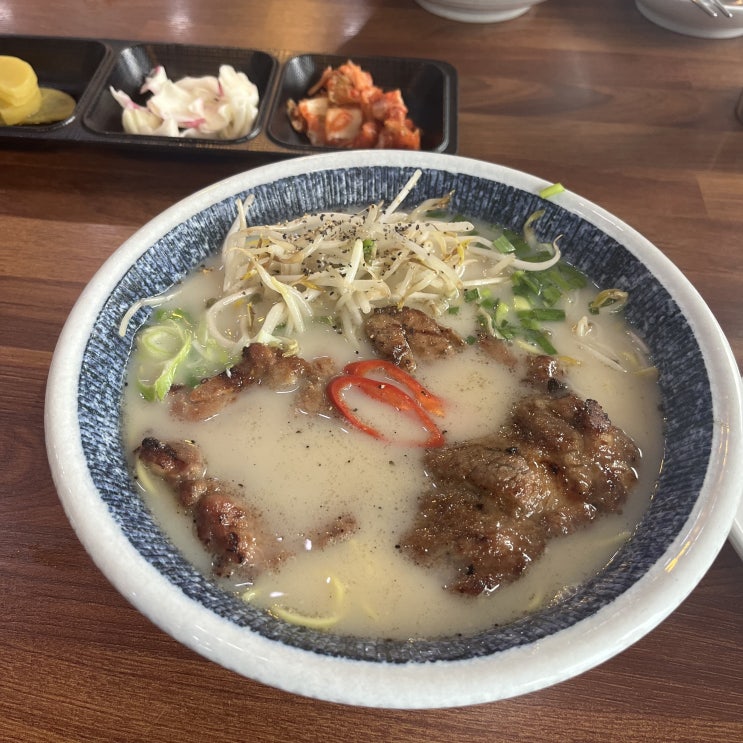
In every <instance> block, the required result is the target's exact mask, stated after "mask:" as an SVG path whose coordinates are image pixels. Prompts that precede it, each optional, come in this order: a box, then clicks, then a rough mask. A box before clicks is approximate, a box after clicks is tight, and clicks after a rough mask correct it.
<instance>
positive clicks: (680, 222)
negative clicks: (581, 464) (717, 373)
mask: <svg viewBox="0 0 743 743" xmlns="http://www.w3.org/2000/svg"><path fill="white" fill-rule="evenodd" d="M410 29H415V33H413V34H410V33H409V31H410ZM0 33H9V34H19V35H27V34H42V35H54V36H74V37H85V38H119V39H131V40H150V41H174V42H182V43H195V44H218V45H225V46H242V47H253V48H259V49H289V50H294V51H300V52H332V53H337V54H346V55H348V56H353V55H354V54H356V55H362V54H387V55H406V56H413V57H430V58H437V59H443V60H446V61H448V62H450V63H451V64H453V65H454V66H455V67H456V68H457V71H458V73H459V83H460V86H459V92H460V101H459V104H460V105H459V131H460V145H459V153H460V154H462V155H465V156H470V157H477V158H481V159H485V160H489V161H493V162H497V163H500V164H503V165H507V166H510V167H514V168H518V169H521V170H525V171H528V172H530V173H533V174H535V175H538V176H540V177H543V178H545V179H548V180H552V181H560V182H562V183H564V184H565V185H566V186H567V187H569V188H570V189H571V190H573V191H575V192H577V193H580V194H581V195H583V196H584V197H585V198H587V199H590V200H591V201H594V202H596V203H598V204H600V205H601V206H603V207H604V208H606V209H607V210H609V211H610V212H613V213H615V214H616V215H618V216H619V217H620V218H622V219H624V220H625V221H627V222H628V223H629V224H631V225H632V226H633V227H635V228H636V229H637V230H638V231H640V232H641V233H643V234H644V235H645V236H646V237H648V238H649V239H650V240H651V241H653V242H654V243H655V244H656V245H658V247H659V248H660V249H661V250H662V251H663V252H664V253H665V254H666V255H667V256H668V257H669V258H670V259H671V260H672V261H674V262H675V263H676V264H677V265H678V266H679V268H680V269H681V270H682V271H683V272H684V274H685V275H686V276H687V277H688V278H689V279H690V281H691V282H692V283H693V284H694V286H695V287H696V288H697V290H698V291H699V292H700V293H701V295H702V296H703V297H704V299H705V300H706V301H707V303H708V304H709V306H710V308H711V309H712V311H713V312H714V314H715V316H716V317H717V319H718V321H719V323H720V325H721V327H722V328H723V330H724V332H725V333H726V335H727V337H728V338H729V340H730V343H731V345H732V348H733V350H734V353H735V356H736V359H737V361H738V363H739V365H740V364H741V362H743V313H741V311H740V297H741V293H743V259H742V258H741V255H742V254H741V241H742V238H741V235H742V234H743V125H741V123H740V122H739V121H738V120H737V119H736V117H735V114H734V109H735V105H736V103H737V101H738V99H739V97H740V94H741V90H743V64H741V60H743V39H733V40H726V41H707V40H701V39H694V38H690V37H684V36H680V35H677V34H673V33H670V32H667V31H664V30H663V29H660V28H658V27H656V26H654V25H652V24H650V23H648V22H647V21H646V20H645V19H644V18H643V17H642V16H641V15H640V14H639V13H638V12H637V10H636V9H635V7H634V4H633V3H631V2H629V0H600V2H597V1H596V0H549V1H548V2H545V3H543V4H541V5H539V6H538V7H537V8H535V9H533V10H532V11H530V12H529V13H528V14H527V15H525V16H523V17H521V18H519V19H517V20H514V21H510V22H508V23H503V24H495V25H475V26H471V25H468V24H458V23H453V22H450V21H446V20H444V19H441V18H437V17H435V16H433V15H430V14H428V13H426V12H425V11H423V10H422V9H421V8H420V7H419V6H418V5H417V4H415V3H414V2H413V0H405V1H403V0H400V1H398V0H365V1H362V0H293V2H291V3H289V2H284V3H282V2H263V3H258V2H252V0H243V1H242V2H239V3H235V2H228V1H227V0H210V2H208V3H206V2H202V1H200V0H129V2H126V3H120V2H116V1H115V0H65V2H64V3H63V4H62V3H55V2H52V0H4V1H3V2H2V3H0ZM258 164H261V161H259V160H258V159H250V158H249V157H246V156H244V155H242V156H238V157H221V156H199V157H181V156H175V155H159V154H152V153H145V152H124V151H117V150H113V149H111V150H109V149H106V148H99V147H89V146H75V145H72V144H68V145H62V144H42V145H33V144H24V143H20V142H15V141H2V142H0V467H1V470H0V471H1V476H0V524H1V525H2V528H0V587H1V590H0V628H1V630H2V643H1V644H0V669H1V672H0V740H3V741H6V740H7V741H23V742H28V743H37V742H39V743H41V742H42V741H43V742H45V743H46V742H49V741H55V742H56V741H60V742H62V741H64V742H67V741H75V742H84V741H111V742H119V741H121V742H122V743H123V742H129V741H179V742H182V743H190V742H191V741H194V742H195V741H204V740H209V741H217V742H219V741H235V740H250V741H281V742H282V743H285V742H286V741H369V742H374V743H376V742H377V741H379V742H382V741H420V742H423V741H428V742H430V743H437V742H439V741H441V742H442V743H443V742H444V741H446V742H447V743H458V742H460V741H462V742H464V741H470V740H487V741H501V740H503V741H505V740H508V741H522V742H524V743H532V742H534V743H542V742H543V741H550V740H561V741H576V742H579V741H580V742H582V741H585V742H586V743H589V742H591V743H592V742H593V741H623V742H632V741H638V742H643V743H644V742H646V741H647V742H650V741H658V742H661V741H662V742H663V743H666V742H667V741H683V742H686V741H688V743H705V742H707V741H709V742H710V743H711V742H712V741H714V742H715V743H733V742H734V741H741V740H743V722H742V720H743V715H742V714H741V710H743V621H742V620H741V617H743V591H742V590H741V586H742V585H743V564H742V563H741V561H740V559H739V558H738V556H737V555H736V554H735V552H734V551H733V550H732V548H731V547H730V546H729V545H726V546H725V547H724V548H723V550H722V552H721V553H720V555H719V556H718V558H717V560H716V561H715V563H714V565H713V566H712V568H711V569H710V571H709V572H708V574H707V575H706V576H705V577H704V579H703V580H702V581H701V583H700V584H699V585H698V586H697V588H696V589H695V590H694V591H693V592H692V593H691V595H690V596H689V597H688V598H687V599H686V600H685V601H684V602H683V604H682V605H681V606H680V607H679V609H678V610H676V611H675V612H674V613H673V614H672V615H671V616H670V617H669V618H668V619H666V620H665V621H664V622H663V623H662V624H661V625H660V626H659V627H658V628H657V629H655V630H654V631H652V632H651V633H650V634H648V635H647V636H646V637H645V638H643V639H642V640H640V641H639V642H638V643H636V644H635V645H633V646H632V647H630V648H629V649H628V650H626V651H625V652H623V653H621V654H620V655H619V656H617V657H615V658H613V659H612V660H610V661H608V662H606V663H604V664H603V665H601V666H599V667H598V668H595V669H593V670H591V671H589V672H587V673H585V674H583V675H582V676H580V677H578V678H576V679H573V680H570V681H567V682H564V683H562V684H560V685H558V686H555V687H552V688H550V689H546V690H544V691H540V692H537V693H534V694H530V695H527V696H524V697H520V698H517V699H512V700H506V701H503V702H499V703H494V704H487V705H480V706H473V707H467V708H462V709H448V710H433V711H416V712H407V711H391V710H367V709H356V708H346V707H342V706H338V705H333V704H327V703H324V702H318V701H315V700H310V699H303V698H300V697H296V696H292V695H289V694H285V693H283V692H279V691H276V690H274V689H271V688H268V687H266V686H263V685H261V684H258V683H255V682H252V681H249V680H247V679H243V678H241V677H238V676H236V675H235V674H233V673H231V672H229V671H226V670H224V669H222V668H220V667H218V666H216V665H214V664H212V663H209V662H208V661H205V660H203V659H202V658H200V657H199V656H197V655H196V654H194V653H193V652H191V651H190V650H188V649H186V648H184V647H183V646H181V645H179V644H178V643H176V642H175V641H174V640H172V639H171V638H170V637H168V636H167V635H165V634H163V633H162V632H161V631H160V630H158V629H157V628H155V627H154V626H153V625H152V624H150V622H149V621H148V620H147V619H145V618H144V617H143V616H142V615H140V614H139V613H138V612H137V611H135V610H134V609H133V608H132V607H131V606H130V605H129V604H128V603H127V602H126V600H125V599H124V598H122V597H121V596H120V595H119V594H118V593H117V592H116V591H115V590H114V589H113V588H112V587H111V586H110V585H109V584H108V582H107V581H106V579H105V578H104V577H103V576H102V574H101V573H100V572H99V571H98V570H97V569H96V567H95V566H94V564H93V563H92V561H91V560H90V558H89V557H88V556H87V555H86V553H85V551H84V550H83V548H82V547H81V545H80V543H79V542H78V541H77V538H76V537H75V534H74V532H73V530H72V528H71V527H70V525H69V523H68V521H67V520H66V518H65V515H64V512H63V509H62V507H61V505H60V503H59V500H58V499H57V496H56V493H55V489H54V486H53V483H52V480H51V476H50V473H49V469H48V466H47V464H46V453H45V448H44V433H43V413H44V394H45V385H46V376H47V372H48V368H49V363H50V360H51V355H52V352H53V350H54V346H55V343H56V340H57V337H58V335H59V332H60V330H61V328H62V325H63V323H64V320H65V318H66V316H67V313H68V312H69V310H70V309H71V307H72V305H73V304H74V302H75V300H76V299H77V297H78V296H79V294H80V292H81V291H82V289H83V287H84V286H85V284H86V282H87V281H88V280H89V279H90V277H91V276H92V275H93V274H94V273H95V271H96V270H97V269H98V268H99V266H100V265H101V264H102V263H103V262H104V261H105V260H106V258H107V257H108V256H109V255H110V254H111V253H112V252H113V251H114V250H115V249H116V248H117V247H118V246H119V245H120V244H121V243H122V242H123V241H124V240H125V239H126V238H127V237H129V236H130V235H131V234H133V233H134V232H135V230H136V229H138V228H139V227H140V226H141V225H142V224H144V223H145V222H146V221H147V220H148V219H150V218H151V217H154V216H155V215H156V214H158V213H159V212H160V211H162V210H163V209H165V208H166V207H168V206H170V205H171V204H172V203H174V202H175V201H177V200H178V199H181V198H183V197H185V196H187V195H189V194H190V193H192V192H194V191H195V190H197V189H199V188H202V187H204V186H206V185H208V184H210V183H213V182H214V181H216V180H219V179H221V178H224V177H227V176H229V175H232V174H234V173H237V172H240V171H242V170H245V169H247V168H250V167H253V166H255V165H258Z"/></svg>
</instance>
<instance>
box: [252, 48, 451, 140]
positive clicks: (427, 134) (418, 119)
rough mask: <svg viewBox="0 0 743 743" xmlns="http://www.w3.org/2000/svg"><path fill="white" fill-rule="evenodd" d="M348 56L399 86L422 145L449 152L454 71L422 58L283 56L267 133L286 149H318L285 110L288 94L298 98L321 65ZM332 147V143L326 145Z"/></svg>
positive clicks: (385, 83)
mask: <svg viewBox="0 0 743 743" xmlns="http://www.w3.org/2000/svg"><path fill="white" fill-rule="evenodd" d="M349 58H350V59H351V60H352V61H353V62H354V63H355V64H357V65H360V66H361V67H362V68H363V69H364V70H366V71H367V72H369V73H371V76H372V78H373V80H374V84H375V85H378V86H379V87H380V88H382V89H383V90H385V91H386V90H392V89H395V88H400V91H401V92H402V96H403V99H404V100H405V103H406V104H407V106H408V109H409V112H410V113H409V115H410V118H411V119H412V120H413V121H414V122H415V124H416V125H417V126H418V127H420V129H421V149H422V150H429V151H433V152H451V151H453V149H454V148H455V147H456V131H455V127H456V108H457V102H456V72H455V70H454V68H453V67H451V65H449V64H447V63H445V62H439V61H434V60H426V59H414V58H404V57H364V56H357V55H350V57H349V56H340V55H330V54H301V55H296V56H293V57H290V58H289V59H287V61H286V63H285V65H284V69H283V72H282V75H281V78H280V81H279V87H278V92H277V95H276V100H275V104H274V107H273V111H272V113H271V117H270V119H269V121H268V128H267V134H268V136H269V137H270V138H271V139H272V140H273V141H274V142H276V143H277V144H278V145H280V146H281V147H285V148H287V149H289V150H297V151H300V152H301V151H307V152H317V151H318V149H324V148H318V147H314V146H313V145H311V144H310V142H309V141H308V140H307V138H306V137H305V136H304V135H303V134H300V133H299V132H296V131H295V130H294V129H293V128H292V126H291V124H290V122H289V118H288V116H287V113H286V104H287V101H288V100H289V99H293V100H295V101H299V100H300V99H301V98H305V97H306V96H307V91H308V90H309V89H310V88H311V87H312V85H314V84H315V83H316V82H317V81H318V80H319V78H320V76H321V74H322V72H323V70H324V69H325V68H326V67H328V66H331V67H338V65H340V64H343V63H344V62H346V61H348V59H349ZM327 149H334V148H327Z"/></svg>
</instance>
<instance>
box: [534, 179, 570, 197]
mask: <svg viewBox="0 0 743 743" xmlns="http://www.w3.org/2000/svg"><path fill="white" fill-rule="evenodd" d="M563 191H565V186H563V185H562V183H553V184H552V185H551V186H547V187H546V188H543V189H542V190H541V191H540V192H539V195H540V197H541V198H543V199H549V198H551V197H552V196H556V195H557V194H559V193H563Z"/></svg>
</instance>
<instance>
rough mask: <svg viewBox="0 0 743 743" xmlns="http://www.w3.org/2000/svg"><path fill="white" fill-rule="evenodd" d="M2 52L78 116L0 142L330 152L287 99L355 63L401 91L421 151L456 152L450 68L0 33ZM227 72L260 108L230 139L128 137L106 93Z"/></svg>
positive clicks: (2, 136) (16, 129)
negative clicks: (302, 127) (295, 116)
mask: <svg viewBox="0 0 743 743" xmlns="http://www.w3.org/2000/svg"><path fill="white" fill-rule="evenodd" d="M0 55H10V56H15V57H20V58H21V59H24V60H26V61H27V62H28V63H29V64H30V65H31V66H32V67H33V68H34V71H35V72H36V75H37V77H38V78H39V85H40V86H42V87H50V88H57V89H59V90H63V91H64V92H66V93H69V94H70V95H71V96H72V97H73V98H74V99H75V101H76V106H75V110H74V111H73V113H72V115H71V116H70V117H69V118H68V119H66V120H65V121H60V122H57V123H55V124H50V125H16V126H0V142H2V141H3V140H8V141H13V140H28V141H30V140H39V141H56V142H60V143H62V142H65V141H66V142H69V143H79V144H97V145H104V146H105V145H110V146H115V147H129V148H134V149H140V150H148V149H149V150H159V151H163V152H167V151H178V150H180V151H182V152H214V153H228V154H229V153H231V154H251V153H255V154H262V155H270V154H275V155H276V156H279V157H282V156H283V157H290V156H293V155H306V154H310V153H315V152H322V151H328V150H331V149H333V148H331V147H316V146H313V145H312V144H311V143H310V142H309V140H308V139H307V138H306V137H305V136H304V135H303V134H300V133H299V132H296V131H295V130H294V129H293V128H292V126H291V124H290V121H289V117H288V114H287V103H288V101H289V100H290V99H291V100H295V101H299V100H300V99H301V98H304V97H306V96H307V91H308V90H309V89H310V88H311V87H312V85H314V84H315V82H317V80H319V78H320V76H321V75H322V73H323V71H324V70H325V68H326V67H328V66H331V67H337V66H338V65H340V64H343V63H344V62H346V61H348V60H349V59H351V60H352V61H353V62H354V63H356V64H357V65H360V66H361V67H362V68H363V69H364V70H366V71H367V72H369V73H370V74H371V75H372V78H373V80H374V84H375V85H378V86H379V87H380V88H382V89H383V90H385V91H387V90H393V89H395V88H399V89H400V91H401V93H402V96H403V99H404V101H405V103H406V104H407V106H408V109H409V116H410V118H411V119H412V120H413V122H414V123H415V124H416V125H417V126H418V127H419V128H420V130H421V149H422V150H427V151H430V152H447V153H455V152H456V150H457V73H456V70H455V69H454V67H452V65H450V64H448V63H447V62H442V61H437V60H430V59H415V58H406V57H372V56H354V55H346V56H340V55H330V54H302V53H298V52H291V51H286V50H284V51H274V50H259V49H241V48H236V47H214V46H193V45H185V44H161V43H147V42H138V41H132V42H128V41H121V40H112V39H104V40H95V39H68V38H55V37H48V36H3V35H0ZM223 64H228V65H232V67H234V68H235V70H237V71H238V72H244V73H245V74H246V75H247V77H248V78H249V79H250V80H251V82H253V83H254V84H255V86H256V87H257V88H258V94H259V96H260V103H259V105H258V116H257V117H256V121H255V123H254V125H253V128H252V130H251V131H250V132H248V134H247V135H246V136H245V137H241V138H240V139H233V140H222V139H191V138H183V137H164V136H163V137H159V136H150V135H139V134H127V133H126V132H125V131H124V129H123V127H122V124H121V107H120V106H119V104H118V103H117V102H116V100H114V98H113V96H112V95H111V92H110V88H115V89H116V90H121V91H123V92H124V93H126V94H127V95H129V96H130V97H131V98H132V100H133V101H135V102H136V103H140V104H144V103H145V101H146V95H142V94H141V92H140V88H141V86H142V84H143V83H144V80H145V78H146V77H147V76H148V75H149V74H150V73H151V72H152V70H154V69H155V68H156V67H158V66H160V65H161V66H163V67H164V68H165V71H166V74H167V75H168V77H169V78H170V79H171V80H174V81H175V80H179V79H180V78H183V77H186V76H192V77H200V76H204V75H214V76H216V75H217V74H218V72H219V66H220V65H223Z"/></svg>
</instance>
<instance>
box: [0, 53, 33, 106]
mask: <svg viewBox="0 0 743 743" xmlns="http://www.w3.org/2000/svg"><path fill="white" fill-rule="evenodd" d="M38 90H39V81H38V79H37V78H36V73H35V72H34V69H33V67H31V65H30V64H29V63H28V62H26V61H24V60H22V59H19V58H18V57H9V56H6V55H0V106H3V107H7V106H20V105H23V104H26V103H28V101H29V100H31V99H32V98H35V97H36V94H37V93H38Z"/></svg>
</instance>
